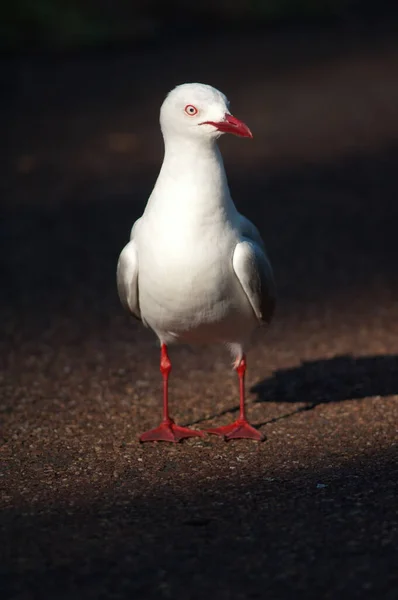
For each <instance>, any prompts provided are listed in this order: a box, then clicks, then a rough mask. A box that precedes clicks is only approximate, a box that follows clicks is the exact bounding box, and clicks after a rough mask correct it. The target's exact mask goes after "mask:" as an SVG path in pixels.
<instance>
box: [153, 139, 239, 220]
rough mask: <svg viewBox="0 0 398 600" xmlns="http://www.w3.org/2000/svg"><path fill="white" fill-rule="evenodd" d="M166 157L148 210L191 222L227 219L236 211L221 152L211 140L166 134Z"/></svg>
mask: <svg viewBox="0 0 398 600" xmlns="http://www.w3.org/2000/svg"><path fill="white" fill-rule="evenodd" d="M164 137H165V154H164V160H163V165H162V168H161V170H160V173H159V176H158V179H157V182H156V185H155V187H154V190H153V192H152V195H151V198H150V200H149V202H148V205H147V209H146V212H147V211H151V210H152V209H155V205H156V212H157V213H159V212H162V213H163V212H165V211H167V212H168V213H169V214H170V213H175V212H178V216H179V217H180V218H182V217H183V216H184V215H186V216H187V218H188V217H190V219H201V218H203V219H206V220H207V219H209V218H214V217H217V213H218V216H219V217H222V216H224V217H228V215H229V214H231V212H232V211H233V210H234V209H235V207H234V204H233V202H232V199H231V196H230V192H229V188H228V182H227V177H226V174H225V170H224V163H223V160H222V157H221V153H220V150H219V149H218V146H217V144H216V142H215V140H212V139H200V138H198V139H192V138H191V139H189V138H184V137H177V136H175V135H172V136H170V135H165V136H164Z"/></svg>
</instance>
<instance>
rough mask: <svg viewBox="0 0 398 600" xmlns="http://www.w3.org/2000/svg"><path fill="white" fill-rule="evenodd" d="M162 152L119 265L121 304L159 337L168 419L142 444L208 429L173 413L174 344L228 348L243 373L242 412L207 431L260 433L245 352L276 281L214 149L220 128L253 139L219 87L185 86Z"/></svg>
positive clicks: (227, 435) (175, 96) (170, 103)
mask: <svg viewBox="0 0 398 600" xmlns="http://www.w3.org/2000/svg"><path fill="white" fill-rule="evenodd" d="M160 126H161V130H162V134H163V139H164V146H165V152H164V159H163V164H162V167H161V169H160V173H159V175H158V178H157V181H156V184H155V187H154V188H153V191H152V194H151V195H150V197H149V200H148V202H147V205H146V208H145V210H144V213H143V215H142V216H141V218H139V219H138V220H137V221H136V222H135V223H134V225H133V227H132V230H131V235H130V241H129V242H128V244H127V245H126V246H125V247H124V248H123V250H122V252H121V254H120V256H119V260H118V264H117V288H118V293H119V297H120V300H121V303H122V305H123V306H124V308H125V309H126V310H127V311H128V312H129V313H130V314H131V315H133V316H134V317H136V318H137V319H139V320H140V321H142V323H143V325H145V326H146V327H149V328H150V329H151V330H152V331H153V332H154V333H155V334H156V335H157V337H158V340H159V342H160V371H161V374H162V377H163V419H162V421H161V424H160V425H159V426H158V427H156V428H155V429H151V430H150V431H147V432H145V433H143V434H142V435H141V436H140V438H139V439H140V441H141V442H150V441H165V442H179V441H180V440H182V439H184V438H189V437H196V436H199V437H202V436H203V432H202V431H197V430H193V429H191V428H189V427H181V426H179V425H177V424H176V423H175V421H174V420H173V419H172V418H171V417H170V414H169V398H168V381H169V375H170V371H171V361H170V358H169V355H168V346H169V345H171V344H174V343H183V344H212V343H221V344H224V345H226V346H227V347H228V348H229V350H230V352H231V354H232V357H233V361H234V362H233V365H234V368H235V370H236V372H237V374H238V378H239V390H240V414H239V418H238V419H237V420H236V421H235V422H234V423H232V424H231V425H227V426H224V427H217V428H213V429H208V430H207V432H208V433H212V434H216V435H219V436H223V437H224V439H226V440H230V439H233V438H249V439H254V440H257V441H261V440H262V439H263V436H262V434H261V433H260V432H259V431H258V430H257V429H256V428H255V427H253V426H252V425H251V424H250V423H249V421H248V420H247V417H246V411H245V372H246V357H245V349H246V348H247V345H248V343H249V341H250V337H251V334H252V332H253V331H254V330H255V329H256V328H257V327H258V326H259V325H261V324H267V323H269V322H270V321H271V319H272V316H273V313H274V308H275V298H276V293H275V283H274V276H273V271H272V267H271V264H270V262H269V259H268V257H267V254H266V251H265V248H264V243H263V241H262V239H261V236H260V234H259V231H258V229H257V228H256V227H255V225H253V223H251V222H250V221H249V220H248V219H246V218H245V217H244V216H243V215H241V214H240V213H239V212H238V210H237V208H236V206H235V204H234V202H233V200H232V198H231V194H230V191H229V187H228V182H227V177H226V174H225V169H224V164H223V160H222V157H221V153H220V150H219V148H218V146H217V140H218V138H219V137H220V136H221V135H222V134H224V133H232V134H234V135H236V136H240V137H246V138H252V137H253V135H252V133H251V131H250V129H249V128H248V127H247V125H245V123H243V122H242V121H240V120H239V119H237V118H235V117H234V116H233V115H232V114H231V112H230V110H229V101H228V99H227V98H226V96H225V95H224V94H223V93H222V92H220V91H218V90H217V89H215V88H213V87H211V86H209V85H205V84H200V83H185V84H182V85H179V86H177V87H176V88H174V89H173V90H172V91H171V92H169V94H168V95H167V96H166V99H165V100H164V102H163V104H162V106H161V109H160Z"/></svg>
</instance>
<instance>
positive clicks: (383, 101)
mask: <svg viewBox="0 0 398 600" xmlns="http://www.w3.org/2000/svg"><path fill="white" fill-rule="evenodd" d="M239 48H240V50H239ZM239 48H237V45H236V39H232V38H230V37H229V36H228V35H224V36H221V39H218V40H215V39H213V38H210V39H208V40H202V39H193V40H192V42H191V46H190V51H189V52H187V51H186V50H184V51H182V48H181V44H180V45H179V44H174V45H171V46H169V47H167V48H163V47H160V48H158V47H154V48H147V49H144V50H142V51H141V52H138V51H135V52H129V53H125V54H123V55H119V54H112V55H106V54H101V55H90V56H76V57H71V58H65V57H58V58H47V59H46V58H43V57H41V58H30V59H27V58H21V57H20V58H17V59H13V60H10V61H8V62H6V63H5V67H6V73H7V76H9V77H10V81H11V82H12V86H11V87H10V90H9V92H10V93H9V94H8V95H6V96H5V97H3V100H2V102H3V104H4V106H3V111H2V117H1V119H2V129H3V131H10V127H9V125H10V124H11V125H12V127H11V133H12V137H11V140H12V144H11V146H10V152H9V153H7V158H8V159H9V160H8V161H7V162H4V161H3V168H4V167H5V169H4V171H5V172H4V177H3V180H4V182H5V194H4V198H5V201H4V203H3V208H2V209H1V212H2V214H1V217H2V218H1V238H2V246H3V248H2V252H1V270H2V277H1V281H2V285H1V291H0V293H1V327H2V335H1V340H0V345H1V356H2V370H1V375H0V377H1V379H0V383H1V397H0V411H1V414H0V423H1V430H0V456H1V480H0V481H1V484H0V485H1V487H0V496H1V499H0V501H1V513H0V531H1V539H2V543H1V554H2V558H1V561H0V570H1V571H2V572H3V574H2V577H1V581H2V586H3V590H4V591H3V592H2V594H1V598H2V599H4V600H6V599H7V600H8V599H13V600H28V599H31V598H33V599H35V600H36V599H37V600H42V599H43V600H44V599H45V600H50V599H65V600H69V599H72V598H73V599H79V600H80V599H82V600H83V599H84V600H91V599H108V598H109V599H111V598H112V599H113V598H115V599H127V598H129V599H131V598H137V599H141V598H142V599H147V598H148V599H149V598H166V599H167V598H179V599H181V600H188V599H196V598H197V599H199V598H203V597H205V596H206V595H207V596H208V597H211V598H217V599H219V600H224V599H225V600H227V599H233V600H240V599H242V600H246V599H256V598H258V599H262V598H276V599H277V598H282V599H284V600H285V599H286V600H291V599H295V598H298V597H301V596H302V597H305V598H317V599H320V598H322V599H325V600H326V599H335V598H350V599H353V598H358V599H361V600H362V599H368V598H369V599H372V600H373V599H375V600H376V599H382V600H396V599H397V598H398V592H397V589H398V556H397V550H396V549H397V545H398V491H397V481H398V464H397V456H398V425H397V423H398V403H397V397H398V341H397V340H398V303H397V293H398V271H397V261H398V250H397V248H398V244H397V236H396V231H397V222H398V202H397V192H398V181H397V158H398V146H397V145H396V143H395V141H394V140H396V139H397V130H398V118H397V117H398V79H397V77H396V73H397V72H398V46H397V45H396V42H394V38H393V36H390V35H387V34H385V33H383V35H381V34H380V35H376V34H375V35H374V36H373V37H369V36H366V35H362V36H359V35H357V34H355V32H352V31H346V32H344V31H343V32H331V31H326V32H318V33H317V32H310V33H309V32H288V33H283V32H279V33H277V34H276V33H275V34H271V33H270V34H269V35H268V36H265V37H264V36H259V35H257V36H253V37H251V38H247V39H246V38H242V39H241V40H240V45H239ZM214 56H217V57H218V58H219V60H217V61H215V60H214ZM161 60H164V63H162V68H161V69H160V68H159V62H160V61H161ZM210 65H211V66H210ZM237 65H239V68H237ZM186 80H199V81H204V82H209V83H211V84H214V85H216V86H217V87H220V89H222V90H223V91H225V92H226V93H227V94H228V96H229V98H230V99H231V107H232V110H233V112H234V113H236V115H237V116H238V117H240V118H242V119H243V120H245V121H246V122H247V123H248V124H249V126H250V127H251V129H252V131H253V132H254V135H255V138H254V140H253V142H252V143H251V142H250V141H246V140H238V139H234V138H229V139H223V140H222V149H223V153H224V156H225V162H226V166H227V170H228V173H229V179H230V184H231V189H232V192H233V197H234V198H235V201H236V203H237V205H238V206H239V208H240V209H241V210H242V212H244V213H245V214H246V215H247V216H249V217H250V218H252V219H253V220H254V221H255V222H256V224H257V225H258V226H259V228H260V230H261V232H262V234H263V236H264V238H265V240H266V245H267V247H268V250H269V254H270V256H271V259H272V262H273V265H274V269H275V274H276V279H277V283H278V288H279V305H278V309H277V312H276V316H275V320H274V322H273V324H272V326H271V328H270V329H269V331H268V332H263V331H262V332H259V333H258V335H257V336H256V338H255V340H254V342H253V346H252V348H251V350H250V352H249V354H248V367H249V369H248V387H249V388H250V389H251V393H250V394H249V401H248V413H249V416H250V418H251V420H252V421H253V423H254V424H256V425H258V426H259V427H260V428H261V431H262V432H264V433H265V435H266V441H265V442H264V443H262V444H257V443H254V442H250V441H244V440H241V441H236V442H229V443H225V442H223V441H222V440H221V439H219V438H213V437H206V438H204V439H196V440H188V441H185V442H183V443H181V444H178V445H167V444H160V443H159V444H152V445H150V444H147V445H140V444H139V443H138V441H137V437H138V435H139V433H140V432H142V431H144V430H145V429H148V428H149V427H152V426H155V425H156V424H157V423H158V420H159V417H160V411H161V396H160V383H161V382H160V374H159V366H158V349H157V345H156V341H155V339H154V337H153V335H152V334H151V333H150V332H149V331H146V330H144V329H143V328H142V326H141V325H140V324H139V323H136V322H135V321H133V322H131V321H130V319H129V318H128V316H127V315H125V314H124V313H123V311H122V309H121V307H120V305H119V301H118V298H117V296H116V289H115V264H116V260H117V256H118V253H119V251H120V249H121V248H122V246H123V245H124V243H125V241H126V239H127V238H128V235H129V229H130V226H131V224H132V223H133V221H134V219H135V218H136V217H137V216H139V215H140V213H141V212H142V209H143V207H144V205H145V202H146V198H147V196H148V194H149V192H150V190H151V186H152V185H153V183H154V179H155V177H156V173H157V169H158V168H159V164H160V161H161V156H162V146H161V138H160V134H159V131H158V126H157V112H158V108H159V106H160V103H161V101H162V98H163V96H164V94H165V92H166V91H167V90H168V89H169V88H170V87H171V86H173V85H174V84H176V83H179V82H182V81H186ZM7 126H8V127H7ZM171 358H172V361H173V373H172V378H171V392H170V393H171V408H172V412H173V416H174V417H175V418H176V420H178V422H180V423H181V424H191V425H193V426H194V427H203V428H204V427H208V426H215V425H216V424H217V425H221V424H226V423H228V422H230V421H231V420H232V419H233V418H235V415H236V409H237V403H238V389H237V381H236V377H235V374H234V373H233V371H232V369H231V365H230V358H229V355H228V353H227V352H226V351H225V349H223V348H218V347H210V348H207V347H206V348H187V347H176V348H173V349H171Z"/></svg>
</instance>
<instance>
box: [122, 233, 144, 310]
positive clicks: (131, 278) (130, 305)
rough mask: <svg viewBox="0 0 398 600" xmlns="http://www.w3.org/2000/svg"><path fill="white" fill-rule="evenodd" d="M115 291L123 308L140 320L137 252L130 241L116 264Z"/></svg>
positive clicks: (132, 241) (133, 243)
mask: <svg viewBox="0 0 398 600" xmlns="http://www.w3.org/2000/svg"><path fill="white" fill-rule="evenodd" d="M116 279H117V291H118V293H119V298H120V301H121V303H122V305H123V306H124V308H125V309H126V310H127V311H128V312H130V313H131V314H132V315H133V316H134V317H136V318H137V319H141V311H140V306H139V300H138V252H137V247H136V243H135V241H134V240H131V241H130V242H129V243H128V244H127V246H125V247H124V248H123V250H122V252H121V254H120V256H119V261H118V263H117V274H116Z"/></svg>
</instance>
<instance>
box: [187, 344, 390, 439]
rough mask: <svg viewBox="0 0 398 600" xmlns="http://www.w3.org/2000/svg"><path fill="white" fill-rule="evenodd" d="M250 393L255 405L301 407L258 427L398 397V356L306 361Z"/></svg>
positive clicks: (273, 377) (230, 410) (280, 373)
mask: <svg viewBox="0 0 398 600" xmlns="http://www.w3.org/2000/svg"><path fill="white" fill-rule="evenodd" d="M250 391H251V392H252V393H254V394H256V398H255V399H254V403H257V402H278V403H292V404H300V406H299V407H297V408H296V409H295V410H292V411H289V412H287V413H285V414H283V415H280V416H278V417H275V418H272V419H269V420H267V421H264V422H262V423H256V426H257V427H261V426H263V425H268V424H270V423H275V422H276V421H280V420H283V419H287V418H289V417H292V416H293V415H296V414H298V413H300V412H303V411H308V410H312V409H314V408H315V407H316V406H318V405H319V404H326V403H330V402H343V401H346V400H361V399H364V398H368V397H370V396H391V395H395V394H398V355H384V356H383V355H380V356H364V357H354V356H351V355H343V356H336V357H334V358H329V359H322V360H314V361H306V362H303V363H301V365H299V366H297V367H292V368H290V369H279V370H278V371H275V373H274V374H273V375H272V377H268V378H266V379H264V380H262V381H259V382H258V383H256V384H255V385H253V386H252V387H251V389H250ZM303 403H304V405H303ZM238 409H239V406H238V405H236V406H233V407H231V408H228V409H226V410H224V411H222V412H219V413H217V414H214V415H212V416H211V417H208V418H207V419H206V420H208V419H213V418H214V419H216V418H218V417H220V416H222V415H225V414H229V413H232V412H235V411H237V410H238ZM198 422H199V421H198Z"/></svg>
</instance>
